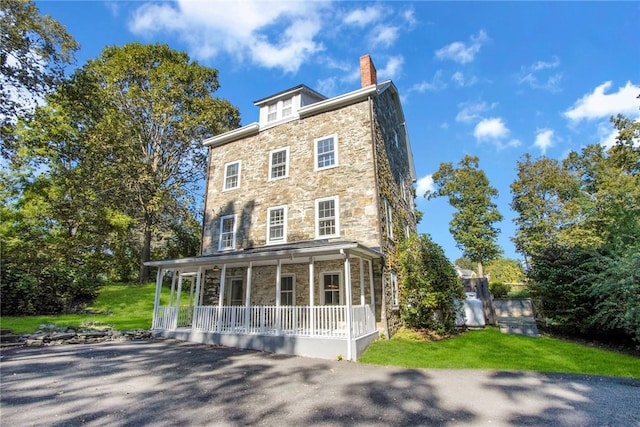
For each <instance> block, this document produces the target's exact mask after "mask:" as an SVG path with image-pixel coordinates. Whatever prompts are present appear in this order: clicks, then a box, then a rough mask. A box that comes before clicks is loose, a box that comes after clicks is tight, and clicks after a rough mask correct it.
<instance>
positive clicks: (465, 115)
mask: <svg viewBox="0 0 640 427" xmlns="http://www.w3.org/2000/svg"><path fill="white" fill-rule="evenodd" d="M496 105H497V104H495V103H493V104H491V105H489V104H487V103H486V102H477V103H475V104H472V103H468V102H465V103H461V104H458V107H460V111H458V114H457V115H456V122H463V123H470V122H473V121H475V120H478V119H479V118H481V117H482V113H484V112H486V111H489V110H490V109H492V108H495V106H496Z"/></svg>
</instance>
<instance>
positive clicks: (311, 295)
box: [309, 257, 316, 336]
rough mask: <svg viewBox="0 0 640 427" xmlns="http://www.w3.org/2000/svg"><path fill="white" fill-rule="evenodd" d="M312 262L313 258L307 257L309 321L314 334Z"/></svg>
mask: <svg viewBox="0 0 640 427" xmlns="http://www.w3.org/2000/svg"><path fill="white" fill-rule="evenodd" d="M314 262H315V258H314V257H309V316H311V322H310V326H311V336H314V335H315V332H316V314H315V312H314V306H315V294H316V292H315V289H314V284H315V282H314V279H315V273H314V271H313V269H314Z"/></svg>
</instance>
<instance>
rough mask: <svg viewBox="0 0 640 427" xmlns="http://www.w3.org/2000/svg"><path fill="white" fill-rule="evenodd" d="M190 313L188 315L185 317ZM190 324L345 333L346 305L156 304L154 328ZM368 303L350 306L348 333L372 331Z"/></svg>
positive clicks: (243, 330)
mask: <svg viewBox="0 0 640 427" xmlns="http://www.w3.org/2000/svg"><path fill="white" fill-rule="evenodd" d="M189 316H192V317H189ZM185 326H191V327H192V328H193V330H196V331H200V332H217V333H223V334H260V335H289V336H324V337H336V338H346V337H347V306H345V305H322V306H314V307H310V306H280V307H277V306H274V305H261V306H249V307H245V306H238V305H234V306H223V307H222V309H220V308H219V307H218V306H197V307H189V306H181V307H180V308H179V310H176V307H167V306H160V307H158V311H157V313H156V316H155V317H154V322H153V327H154V329H168V330H172V329H176V328H177V327H185ZM375 330H376V322H375V318H374V315H373V312H372V311H371V308H370V307H369V305H364V306H363V305H358V306H353V307H351V334H352V337H354V338H357V337H359V336H362V335H365V334H368V333H371V332H375Z"/></svg>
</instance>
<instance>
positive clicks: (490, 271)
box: [485, 258, 525, 283]
mask: <svg viewBox="0 0 640 427" xmlns="http://www.w3.org/2000/svg"><path fill="white" fill-rule="evenodd" d="M485 271H486V273H487V276H489V283H492V282H502V283H523V282H524V279H525V276H524V270H523V269H522V265H521V264H520V261H518V260H515V259H509V258H500V259H496V260H494V261H491V262H490V263H489V264H488V265H487V267H486V269H485Z"/></svg>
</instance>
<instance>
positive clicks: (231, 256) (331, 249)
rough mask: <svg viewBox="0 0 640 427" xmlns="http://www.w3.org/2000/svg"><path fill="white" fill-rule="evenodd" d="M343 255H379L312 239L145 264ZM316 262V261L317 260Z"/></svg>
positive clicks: (196, 264)
mask: <svg viewBox="0 0 640 427" xmlns="http://www.w3.org/2000/svg"><path fill="white" fill-rule="evenodd" d="M344 253H350V254H352V255H354V256H357V257H360V258H364V259H367V260H373V259H378V258H381V257H382V253H380V251H379V250H378V249H377V248H369V247H367V246H364V245H361V244H360V243H358V242H349V241H338V242H329V241H327V240H311V241H305V242H296V243H290V244H283V245H270V246H261V247H257V248H247V249H243V250H237V251H225V252H220V253H216V254H212V255H204V256H196V257H187V258H178V259H167V260H161V261H148V262H145V263H144V265H146V266H149V267H160V268H185V267H199V266H204V265H211V264H248V263H250V262H252V263H254V264H256V265H260V264H261V263H262V264H270V263H272V262H273V261H276V260H278V259H280V260H289V261H290V262H292V263H295V262H306V261H307V260H308V259H309V258H310V257H315V258H320V259H335V258H336V257H338V256H341V255H342V254H344ZM320 259H319V260H320Z"/></svg>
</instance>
